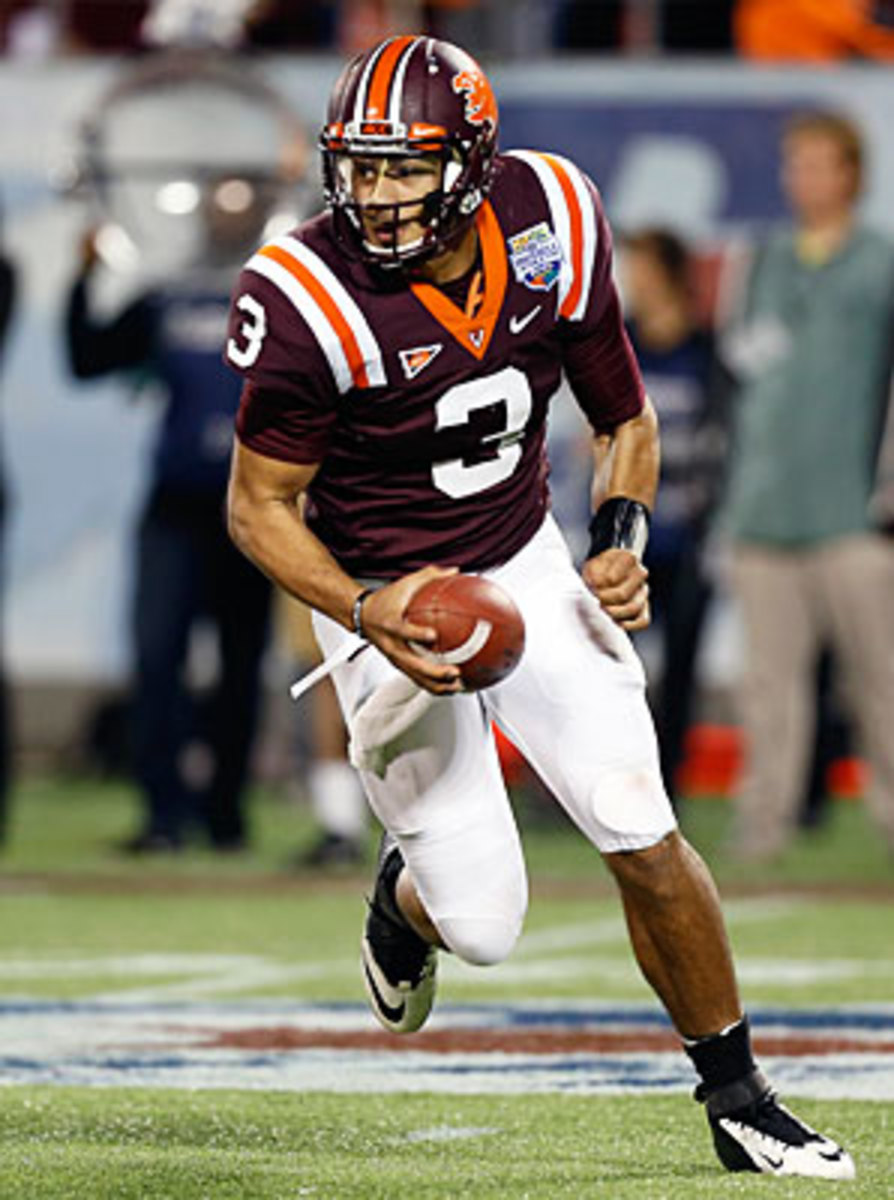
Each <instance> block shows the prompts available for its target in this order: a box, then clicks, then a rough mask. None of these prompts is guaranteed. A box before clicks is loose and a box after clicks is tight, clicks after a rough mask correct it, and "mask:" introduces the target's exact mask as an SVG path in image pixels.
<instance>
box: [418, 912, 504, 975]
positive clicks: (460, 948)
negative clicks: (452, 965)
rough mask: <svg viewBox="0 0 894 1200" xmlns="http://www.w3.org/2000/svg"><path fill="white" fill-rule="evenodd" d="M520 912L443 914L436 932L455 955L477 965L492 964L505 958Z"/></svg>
mask: <svg viewBox="0 0 894 1200" xmlns="http://www.w3.org/2000/svg"><path fill="white" fill-rule="evenodd" d="M523 918H524V914H523V913H522V914H519V916H518V918H517V919H515V920H508V919H507V918H505V917H443V918H440V919H439V920H438V922H437V926H438V932H439V933H440V934H441V937H442V938H443V939H444V941H445V942H446V943H447V946H448V948H449V949H450V950H452V951H453V953H454V954H455V955H456V956H457V958H461V959H462V960H463V962H467V963H471V964H472V965H473V966H478V967H492V966H494V965H495V964H496V963H498V962H502V961H503V959H504V958H507V957H508V956H509V954H510V952H511V950H512V948H513V946H514V945H515V943H516V942H517V941H518V935H519V934H520V933H521V927H522V920H523Z"/></svg>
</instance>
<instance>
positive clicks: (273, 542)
mask: <svg viewBox="0 0 894 1200" xmlns="http://www.w3.org/2000/svg"><path fill="white" fill-rule="evenodd" d="M227 521H228V527H229V532H230V537H231V538H232V539H233V541H234V543H235V544H236V545H237V546H238V547H239V549H240V550H241V551H242V553H243V554H245V555H246V557H247V558H249V559H251V561H252V562H253V563H254V564H255V566H256V567H258V568H259V570H261V571H263V572H264V574H265V575H267V576H268V577H269V578H270V579H272V580H273V581H274V582H275V583H276V584H278V585H279V586H280V587H281V588H283V589H284V590H285V591H286V592H288V593H289V594H290V595H292V596H296V597H297V598H298V599H299V600H303V601H304V602H305V603H306V604H309V605H310V606H311V607H312V608H316V609H319V610H320V612H324V613H326V615H327V616H330V617H332V618H333V620H335V621H338V622H339V623H340V624H341V625H344V626H345V627H346V628H348V629H351V628H353V605H354V601H355V600H356V598H357V596H358V594H359V593H360V592H361V591H362V587H361V585H360V584H358V583H357V582H355V580H353V579H352V578H351V577H350V575H348V574H347V573H346V572H345V571H343V570H342V568H341V567H340V566H339V565H338V563H337V562H336V561H335V559H334V558H333V557H332V555H331V554H330V553H329V551H328V550H327V549H326V547H325V546H324V545H323V543H322V542H321V541H320V540H319V539H318V538H317V537H316V536H315V535H314V534H313V533H312V532H311V531H310V530H309V529H308V528H307V526H306V525H305V524H304V522H303V520H302V519H301V515H300V512H299V508H298V503H297V497H292V498H286V497H284V496H280V497H276V496H271V495H264V496H259V495H256V494H252V490H251V488H250V487H246V486H245V485H244V484H243V483H241V482H240V481H239V480H238V479H233V480H231V483H230V491H229V497H228V503H227Z"/></svg>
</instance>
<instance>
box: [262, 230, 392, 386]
mask: <svg viewBox="0 0 894 1200" xmlns="http://www.w3.org/2000/svg"><path fill="white" fill-rule="evenodd" d="M246 271H248V272H254V273H255V274H257V275H261V276H262V277H263V278H264V279H266V280H268V281H269V282H270V283H272V284H273V285H274V287H276V288H277V290H278V291H279V292H281V293H282V295H283V296H285V298H286V299H287V300H288V302H289V303H290V304H291V305H292V306H293V307H294V308H295V309H296V311H297V312H298V313H299V314H300V315H301V317H302V318H303V319H304V321H305V322H306V324H307V326H308V327H309V329H310V330H311V332H312V334H313V336H314V338H315V339H316V341H317V343H318V345H319V347H320V349H321V350H322V352H323V354H324V355H325V358H326V361H327V362H328V364H329V368H330V370H331V371H332V376H333V379H334V380H335V384H336V387H337V388H338V390H339V392H341V393H345V392H348V391H350V390H351V389H352V388H355V387H356V388H369V387H382V386H384V385H385V383H386V382H387V379H386V375H385V368H384V364H383V362H382V352H381V349H380V347H379V344H378V341H377V340H376V337H375V334H374V333H373V331H372V329H371V328H370V325H369V322H368V321H367V320H366V318H365V317H364V315H363V313H362V312H361V311H360V308H359V307H358V305H357V304H356V303H355V301H354V300H353V299H352V298H351V296H350V295H349V293H348V291H347V289H346V288H345V287H344V286H343V285H342V284H341V283H340V282H339V281H338V279H337V278H336V277H335V274H334V273H333V272H332V270H331V269H330V268H329V267H328V266H327V265H326V263H325V262H324V261H323V259H322V258H321V257H320V256H319V255H318V254H316V253H315V252H314V251H313V250H311V249H310V248H309V247H308V246H306V245H305V244H304V243H303V242H301V241H299V240H298V238H295V237H291V236H289V235H286V236H285V237H281V238H277V239H276V240H275V241H273V242H270V243H269V244H268V245H266V246H263V247H262V248H261V249H260V250H259V251H258V252H257V253H256V254H255V255H253V257H252V258H251V259H249V261H248V263H247V264H246Z"/></svg>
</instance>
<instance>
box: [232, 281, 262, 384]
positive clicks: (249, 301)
mask: <svg viewBox="0 0 894 1200" xmlns="http://www.w3.org/2000/svg"><path fill="white" fill-rule="evenodd" d="M236 307H237V308H238V309H239V311H240V312H242V313H245V314H246V318H245V320H244V321H243V322H242V324H241V325H240V326H239V336H240V337H242V338H244V339H245V345H244V346H240V345H239V343H238V342H237V341H236V339H235V338H230V340H229V341H228V342H227V357H228V358H229V359H230V360H231V362H234V363H235V364H236V366H237V367H250V366H253V365H254V363H256V362H257V359H258V355H259V354H260V353H261V346H262V345H263V344H264V338H265V337H266V336H267V312H266V310H265V308H264V305H263V304H261V302H260V301H259V300H255V298H254V296H250V295H249V294H248V292H243V294H242V295H241V296H240V297H239V299H238V300H237V301H236Z"/></svg>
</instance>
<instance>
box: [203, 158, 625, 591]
mask: <svg viewBox="0 0 894 1200" xmlns="http://www.w3.org/2000/svg"><path fill="white" fill-rule="evenodd" d="M476 227H477V230H478V235H479V242H480V257H481V263H480V265H481V269H482V274H483V291H482V298H481V302H480V306H479V307H478V308H477V309H476V310H475V312H474V315H473V316H468V315H467V314H466V312H465V311H464V309H463V307H461V305H462V299H460V298H458V297H457V296H455V294H454V293H455V291H456V289H455V288H453V289H452V288H451V287H450V286H449V285H448V287H446V288H437V287H435V286H433V285H431V284H428V283H416V282H413V283H411V282H409V281H408V279H407V277H406V276H405V275H403V274H402V273H401V272H400V271H391V272H383V271H381V270H371V269H369V268H367V267H366V266H365V265H364V264H363V263H362V262H361V261H360V260H359V259H357V258H355V257H352V256H351V255H348V254H346V253H345V251H344V248H343V247H342V246H341V245H340V243H339V242H338V241H337V240H336V238H335V236H334V234H333V232H332V223H331V218H330V217H329V215H328V214H323V215H322V216H320V217H317V218H315V219H314V220H311V221H309V222H307V223H306V224H304V225H302V226H300V227H299V228H298V229H297V230H295V231H294V232H293V233H291V234H288V235H286V236H285V237H281V238H278V239H276V240H275V241H273V242H271V243H270V244H269V245H266V246H264V247H262V248H261V249H260V250H259V251H258V252H257V253H256V254H255V255H254V256H253V257H252V259H251V260H250V261H249V262H248V264H247V265H246V267H245V269H244V271H243V273H242V275H241V277H240V279H239V282H238V285H237V287H236V290H235V293H234V299H233V307H232V313H231V324H230V337H229V340H228V343H227V357H228V360H229V362H230V363H231V364H233V365H234V366H235V367H236V368H237V369H238V370H240V371H241V372H242V374H243V375H244V377H245V379H246V381H247V382H246V386H245V389H244V391H243V398H242V404H241V408H240V412H239V415H238V418H237V425H236V428H237V436H238V437H239V439H240V440H241V441H242V443H243V444H244V445H246V446H247V447H249V448H250V449H251V450H253V451H255V452H257V453H259V454H263V455H266V456H268V457H271V458H278V459H284V460H286V461H289V462H296V463H320V464H321V466H320V469H319V470H318V472H317V474H316V476H315V477H314V480H313V483H312V485H311V487H310V489H309V492H308V505H307V509H306V519H307V522H308V525H309V526H310V527H311V528H312V529H313V531H314V532H315V533H316V534H317V536H318V537H319V538H320V539H321V540H322V541H323V542H324V543H325V544H326V546H327V547H328V548H329V550H330V551H331V552H332V554H333V555H334V556H335V558H336V559H337V560H338V561H339V563H341V565H342V566H343V567H344V568H345V569H346V570H347V571H348V572H350V573H351V574H353V575H357V576H368V577H372V578H383V579H388V578H394V577H395V576H398V575H402V574H405V573H406V572H408V571H412V570H415V569H417V568H418V567H422V566H425V565H427V564H429V563H439V564H443V565H445V566H447V565H451V566H459V567H461V568H463V569H464V570H472V571H474V570H482V569H484V568H487V567H492V566H495V565H496V564H498V563H500V562H502V561H505V560H506V559H507V558H509V557H510V556H511V555H513V554H514V553H516V551H518V550H519V549H520V548H521V547H522V546H523V545H524V544H525V543H526V542H527V541H528V539H529V538H530V537H531V536H532V535H533V534H534V533H535V532H536V530H537V529H538V527H539V526H540V524H541V522H542V520H543V517H544V514H545V512H546V509H547V506H548V502H549V500H548V488H547V473H548V468H547V462H546V455H545V448H544V438H545V426H546V417H547V410H548V406H549V401H550V399H551V397H552V396H553V395H554V394H555V392H556V390H557V388H558V386H559V383H560V379H561V375H562V372H563V371H564V372H565V373H566V375H567V378H568V380H569V383H570V385H571V387H572V389H573V391H574V394H575V396H576V397H577V400H578V402H579V403H580V405H581V407H582V408H583V410H584V412H585V413H586V415H587V417H588V418H589V420H590V423H591V424H592V426H593V429H594V430H595V431H596V432H606V431H609V430H611V429H612V428H613V427H614V426H616V425H617V424H619V423H620V422H622V421H626V420H628V419H630V418H631V417H634V416H636V415H637V414H638V413H639V412H640V411H641V409H642V405H643V396H644V393H643V388H642V383H641V380H640V376H639V372H638V369H637V366H636V362H635V360H634V357H633V353H632V351H631V349H630V346H629V343H628V341H627V337H626V334H625V333H624V329H623V323H622V320H621V314H620V306H619V303H618V297H617V294H616V291H615V288H614V284H613V282H612V278H611V236H610V232H609V228H608V224H607V222H606V219H605V216H604V213H603V210H602V205H601V201H600V198H599V194H598V192H597V190H596V188H595V187H594V186H593V184H592V183H591V182H590V181H589V180H588V179H587V178H586V176H585V175H583V174H582V173H581V172H580V171H579V170H578V169H577V168H576V167H575V166H574V165H573V164H572V163H570V162H568V161H567V160H566V159H562V158H559V157H558V156H555V155H547V154H535V153H533V152H530V151H515V152H513V153H510V154H507V155H501V156H499V158H498V160H497V166H496V172H495V177H494V181H493V185H492V187H491V190H490V193H489V196H488V199H487V200H486V201H485V202H484V204H483V205H482V206H481V208H480V209H479V212H478V214H477V217H476ZM457 299H459V303H456V300H457Z"/></svg>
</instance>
